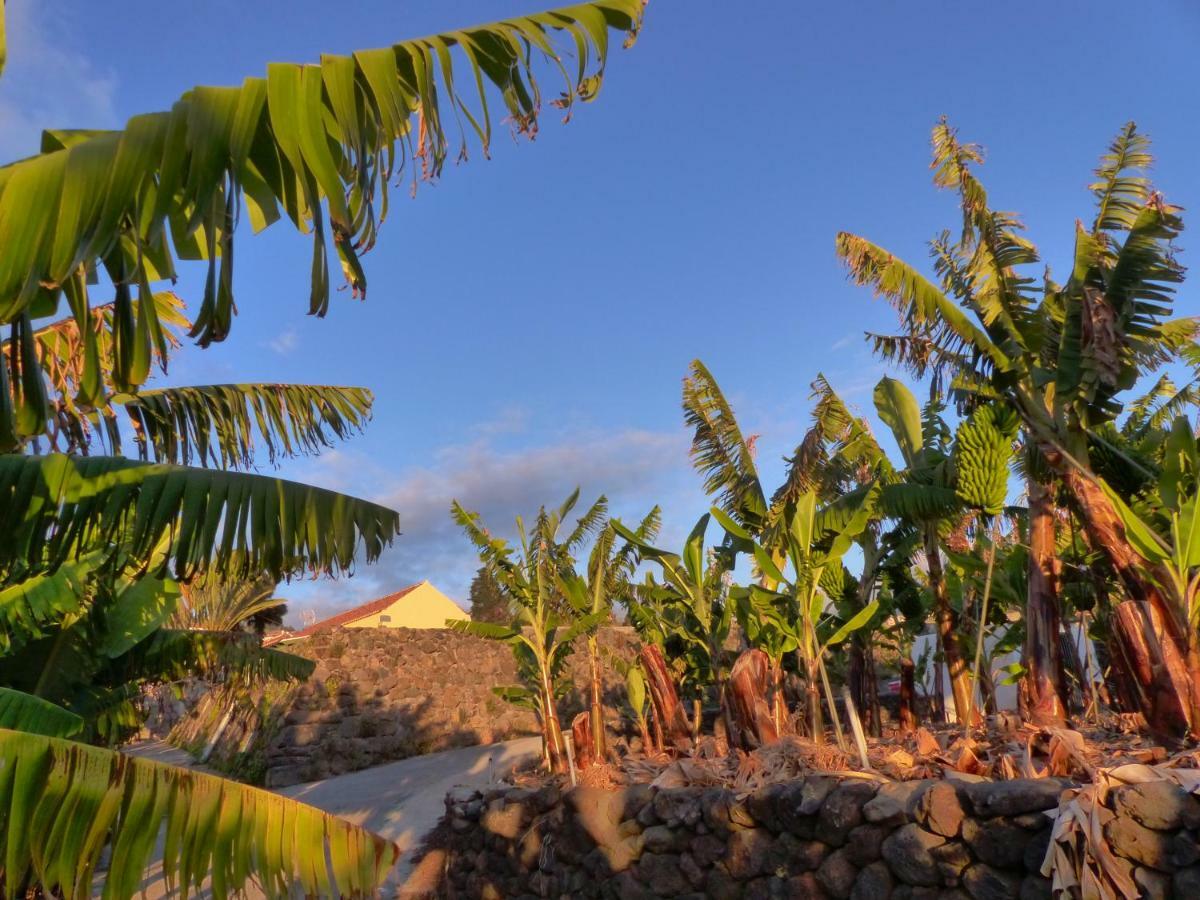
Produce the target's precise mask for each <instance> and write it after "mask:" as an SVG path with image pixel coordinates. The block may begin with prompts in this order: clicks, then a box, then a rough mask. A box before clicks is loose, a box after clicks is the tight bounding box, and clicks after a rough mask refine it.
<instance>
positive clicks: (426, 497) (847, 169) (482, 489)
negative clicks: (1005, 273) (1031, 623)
mask: <svg viewBox="0 0 1200 900" xmlns="http://www.w3.org/2000/svg"><path fill="white" fill-rule="evenodd" d="M538 6H539V4H538V3H537V0H519V2H518V0H487V2H484V0H462V2H457V0H455V2H446V0H438V2H435V0H419V2H417V0H390V2H374V0H369V2H368V0H349V2H345V3H341V4H337V5H334V6H331V5H330V4H329V3H327V2H316V0H255V2H252V3H248V2H245V0H241V2H237V3H235V2H231V0H209V2H205V3H194V2H193V3H172V4H163V3H161V2H150V0H112V2H111V3H109V4H105V5H104V10H103V12H101V11H100V8H99V7H98V6H97V4H95V3H90V2H84V0H56V2H52V3H46V2H35V0H9V3H8V10H9V18H10V22H9V31H10V35H9V40H10V50H9V52H10V68H9V71H8V72H7V73H6V74H5V77H4V79H3V80H2V81H0V158H3V159H11V158H15V157H17V156H20V155H25V154H28V153H31V152H33V151H35V150H36V147H37V140H38V129H39V128H40V127H43V126H47V125H51V126H69V127H112V126H119V125H120V124H122V123H123V122H124V120H125V119H126V118H127V117H128V116H130V115H132V114H134V113H137V112H142V111H147V110H152V109H162V108H167V107H169V105H170V103H171V102H172V101H173V100H174V99H175V97H177V96H178V95H179V94H180V93H182V92H183V91H185V90H186V89H187V88H189V87H190V86H192V85H194V84H198V83H205V84H234V83H237V82H238V81H240V80H241V78H242V77H244V76H246V75H251V74H254V75H257V74H261V73H262V72H263V71H264V70H265V65H266V63H267V62H268V61H271V60H292V61H309V60H315V59H316V58H317V57H318V55H319V54H320V53H321V52H323V51H324V52H345V51H349V50H353V49H359V48H365V47H371V46H379V45H382V44H386V43H391V42H393V41H396V40H400V39H403V38H406V37H413V36H417V35H420V34H424V33H427V32H430V31H436V30H444V29H448V28H453V27H458V26H462V25H468V24H472V23H475V22H478V21H484V20H490V19H495V18H500V17H503V16H505V15H508V14H512V13H517V12H527V11H531V10H532V9H536V8H538ZM1198 46H1200V3H1196V2H1194V0H1152V2H1147V3H1143V4H1139V5H1138V6H1137V7H1136V10H1135V8H1134V7H1133V6H1131V5H1130V4H1128V3H1120V4H1118V3H1114V2H1108V0H1090V2H1073V0H1072V2H1068V0H1059V2H1054V3H1045V2H1014V3H1007V4H983V3H952V2H920V0H918V2H908V3H896V2H884V0H859V2H853V3H772V4H768V3H742V4H729V3H720V4H718V3H714V2H708V0H698V2H687V3H684V2H680V0H653V2H652V3H651V4H650V7H649V9H648V12H647V17H646V25H645V29H644V33H643V35H642V37H641V39H640V40H639V42H638V44H637V45H636V47H635V48H634V49H632V50H629V51H622V50H620V49H616V50H615V51H614V53H613V56H612V58H611V61H610V66H609V73H608V78H607V81H606V83H605V86H604V89H603V91H602V93H601V96H600V98H599V100H598V101H597V102H596V103H594V104H591V105H589V106H586V107H583V108H581V109H580V110H579V111H578V113H577V115H576V116H575V118H574V119H573V121H572V122H571V123H570V124H568V125H566V126H561V125H559V124H558V122H557V121H556V117H555V116H553V115H547V116H546V118H545V120H544V123H543V127H542V131H541V134H540V135H539V136H538V138H537V140H536V142H534V143H532V144H531V143H528V142H522V143H520V144H514V143H513V142H511V141H508V140H507V139H504V138H501V139H500V140H497V141H496V145H495V148H494V150H495V152H494V154H493V159H492V160H490V161H485V160H483V158H482V156H481V155H480V154H478V153H476V154H475V155H474V157H473V158H472V160H471V161H470V162H469V163H467V164H465V165H462V166H458V167H454V166H449V167H448V168H447V172H446V174H445V175H444V177H443V179H442V181H441V182H440V183H438V184H437V185H433V186H429V185H427V186H424V187H422V189H421V190H420V191H419V193H418V196H417V198H416V199H415V200H410V199H408V198H407V195H406V194H405V193H404V192H403V191H399V192H397V193H396V194H395V199H396V203H395V204H394V206H393V211H392V215H391V217H390V218H389V220H388V222H387V223H386V225H385V226H384V229H383V232H382V236H381V238H380V240H379V243H378V244H377V246H376V248H375V249H374V251H373V252H372V253H371V254H370V255H369V256H368V257H367V258H366V266H367V272H368V276H369V279H370V291H369V297H368V300H367V301H366V302H365V303H359V302H356V301H352V300H351V299H350V298H349V296H348V292H344V293H342V294H339V295H338V296H337V297H336V298H335V300H334V303H333V307H332V310H331V312H330V314H329V316H328V317H327V318H326V319H324V320H316V319H311V318H308V317H306V316H305V315H304V312H305V309H306V304H307V290H308V289H307V280H308V260H309V257H308V253H309V245H308V242H307V241H306V239H305V238H303V237H301V236H299V235H297V234H295V233H294V232H291V231H289V230H286V229H285V228H284V227H283V226H277V227H276V228H275V229H272V230H270V231H268V232H266V233H265V234H263V235H260V236H257V237H254V236H251V235H250V234H249V232H246V233H245V234H244V235H243V236H242V237H240V238H239V241H240V243H239V257H238V271H237V280H236V293H237V297H238V300H239V305H240V309H241V315H240V316H239V319H238V320H237V322H236V326H235V328H234V330H233V333H232V335H231V337H230V338H229V340H228V341H226V342H225V343H224V344H223V345H220V346H217V347H214V348H210V349H209V350H205V351H201V350H199V349H192V350H189V351H187V352H185V353H183V354H181V355H180V356H179V357H178V360H177V363H176V364H175V365H174V366H173V367H172V369H171V372H170V377H169V381H170V382H172V383H179V384H184V383H213V382H228V381H254V380H267V381H304V382H313V383H340V384H361V385H365V386H367V387H370V388H371V389H372V390H374V391H375V393H376V398H377V400H376V407H375V419H374V421H373V422H372V423H371V425H370V427H369V429H368V430H367V432H366V433H365V434H363V435H362V436H359V437H356V438H354V439H353V440H351V441H349V442H347V443H345V444H343V445H340V446H339V447H338V448H337V449H336V451H334V452H331V453H328V454H326V455H323V456H321V457H319V458H315V459H307V460H299V461H294V462H289V463H287V464H285V465H284V466H282V467H281V468H280V470H279V472H280V473H281V474H283V475H285V476H287V477H295V478H301V479H304V480H307V481H311V482H314V483H318V484H322V485H326V486H330V487H335V488H338V489H342V490H346V491H349V492H352V493H356V494H358V495H361V496H366V497H370V498H373V499H376V500H379V501H382V502H385V503H388V504H390V505H392V506H393V507H394V508H396V509H398V510H399V512H400V514H401V521H402V527H403V528H404V531H405V534H404V536H403V537H402V538H401V539H400V540H399V542H398V543H397V545H396V546H395V547H394V548H393V549H392V550H391V551H390V552H389V553H388V554H387V555H386V556H385V558H384V559H383V560H382V562H381V563H380V564H379V565H378V566H376V567H373V568H371V569H366V568H364V569H362V570H361V571H360V572H359V573H358V574H357V575H356V576H355V577H354V578H352V579H350V580H347V581H342V582H337V583H330V582H317V583H308V584H303V585H292V586H288V587H286V588H285V589H284V590H282V591H281V593H283V594H285V595H286V596H289V597H291V598H292V599H293V608H294V609H296V610H299V609H304V608H313V609H315V610H317V611H318V612H319V613H321V614H325V613H327V612H331V611H333V610H335V609H337V608H341V607H344V606H348V605H351V604H353V603H358V602H362V601H364V600H366V599H370V598H372V597H374V596H377V595H378V594H381V593H384V592H387V591H389V590H392V589H395V588H397V587H399V586H401V585H403V584H406V583H410V582H412V581H415V580H419V579H421V578H430V579H431V580H433V581H434V582H435V583H436V584H438V585H439V586H441V587H442V588H443V589H444V590H445V591H447V593H449V594H450V595H451V596H453V597H456V598H458V599H462V598H464V597H465V594H466V587H467V584H468V582H469V580H470V576H471V574H472V572H473V570H474V568H475V565H476V563H475V561H474V559H473V557H472V555H471V553H470V548H469V546H468V545H467V543H466V542H465V540H464V539H462V538H461V537H460V536H459V535H458V534H457V533H456V532H455V530H454V529H453V527H452V525H451V524H450V522H449V519H448V515H447V507H448V503H449V499H450V498H451V497H458V498H460V499H461V500H463V502H464V503H465V504H466V505H468V506H472V507H474V508H478V509H480V510H481V511H482V512H483V514H484V516H485V518H486V519H487V520H488V521H489V522H490V523H493V524H495V525H496V526H503V525H504V524H506V523H508V522H510V521H511V519H512V517H513V515H515V514H516V513H518V512H524V513H526V514H528V513H530V512H532V511H533V510H535V509H536V507H537V505H538V504H540V503H542V502H545V503H556V502H558V501H559V500H560V499H561V497H562V496H564V495H565V494H566V493H567V492H568V491H569V490H570V489H571V487H573V486H574V485H575V484H581V485H582V486H583V489H584V494H585V496H591V495H594V494H596V493H599V492H601V491H604V492H607V493H608V494H609V496H610V497H611V498H612V501H613V506H614V511H615V512H616V513H617V514H619V515H623V516H626V517H634V516H637V515H639V514H640V513H641V512H643V511H644V510H645V509H646V508H648V507H649V506H650V505H651V504H653V503H655V502H658V503H661V504H662V505H663V506H664V508H665V510H666V532H667V534H666V535H665V536H664V540H665V541H667V542H669V543H672V544H673V543H675V542H677V541H678V540H679V539H680V538H681V537H682V535H683V534H684V533H686V531H687V530H688V529H689V527H690V525H691V524H692V523H693V522H694V521H695V518H696V517H697V516H698V515H699V514H700V513H702V512H703V511H704V510H705V509H706V508H707V505H708V504H707V502H706V500H705V498H704V497H703V496H702V495H701V492H700V488H699V479H698V478H697V477H696V476H695V475H694V474H693V473H692V472H691V469H690V467H689V464H688V460H687V443H688V437H689V435H688V434H687V432H686V431H685V430H684V428H683V423H682V416H681V414H680V409H679V393H680V380H681V379H682V377H683V376H684V374H685V373H686V370H687V366H688V363H689V361H690V360H692V359H693V358H696V357H699V358H701V359H703V360H704V361H705V362H706V363H707V364H708V365H709V367H710V368H711V369H712V370H713V371H714V372H715V373H716V375H717V377H718V379H719V380H720V382H721V384H722V386H723V387H724V389H725V391H726V393H727V395H728V396H729V397H730V398H731V400H732V401H733V403H734V405H735V408H736V409H737V411H738V414H739V417H740V419H741V421H742V424H743V427H744V429H745V430H746V431H747V432H749V433H755V434H759V435H760V438H759V443H758V448H759V459H760V463H761V467H762V469H763V478H764V481H765V483H766V484H767V485H768V486H773V485H774V484H775V483H776V482H777V481H778V478H779V475H780V473H781V472H782V462H781V457H782V456H783V454H784V453H786V452H788V451H790V449H791V448H792V447H793V446H794V444H795V442H796V441H797V440H798V439H799V437H800V435H801V433H802V431H803V429H804V427H805V423H806V418H807V411H808V385H809V382H810V381H811V380H812V378H813V376H814V375H815V374H816V373H817V372H818V371H823V372H824V373H825V374H826V375H827V376H828V377H829V379H830V380H831V382H832V383H833V384H834V386H835V387H836V388H837V389H838V390H839V391H840V392H841V393H842V394H843V395H844V396H845V397H846V398H847V399H848V400H850V401H851V402H852V403H854V404H856V405H857V406H858V407H859V408H860V409H861V410H862V411H863V412H869V410H870V389H871V387H872V386H873V385H874V383H875V382H876V381H877V380H878V378H879V377H880V376H881V375H882V374H883V371H884V370H883V369H882V367H881V366H880V365H879V364H878V363H877V361H875V360H874V359H873V358H872V356H871V354H870V352H869V350H868V348H867V347H866V345H865V344H864V343H863V341H862V338H861V335H862V332H863V331H864V330H876V331H885V330H887V329H888V328H889V327H890V325H891V324H892V316H891V311H890V310H889V309H888V308H887V307H886V305H884V304H882V303H881V302H879V301H876V300H873V299H872V298H871V296H870V295H869V293H868V292H866V291H863V290H861V289H858V288H855V287H853V286H852V285H850V284H848V283H847V281H846V279H845V276H844V273H843V271H842V269H841V268H840V266H839V264H838V262H837V260H836V258H835V256H834V252H833V239H834V235H835V234H836V232H837V231H838V230H840V229H847V230H851V231H857V232H860V233H864V234H866V235H867V236H869V237H871V238H872V239H874V240H875V241H877V242H879V243H881V244H883V245H884V246H887V247H888V248H889V249H891V250H893V251H894V252H895V253H897V254H898V255H900V256H904V257H906V258H909V259H913V260H921V259H924V254H925V242H926V241H927V240H928V239H929V238H930V237H932V236H933V235H934V234H936V233H937V232H938V231H940V230H941V229H942V228H943V227H952V226H953V223H954V216H955V210H954V203H953V198H952V197H951V196H949V195H946V194H939V193H938V192H937V191H935V190H934V189H933V187H932V185H931V183H930V179H929V172H928V168H927V166H928V159H929V143H928V141H929V129H930V127H931V126H932V125H933V123H934V122H935V121H936V119H937V117H938V116H939V115H942V114H946V115H948V116H949V117H950V118H951V120H952V122H953V123H954V124H956V125H957V126H958V127H959V128H960V130H961V133H962V135H963V136H964V137H965V138H967V139H969V140H973V141H977V142H979V143H982V144H983V145H984V146H985V147H986V148H987V151H988V160H989V161H988V164H987V165H986V167H985V168H984V170H983V172H982V175H983V178H984V180H985V182H986V184H987V185H988V187H989V189H990V192H991V196H992V199H993V204H994V205H996V206H998V207H1000V208H1005V209H1015V210H1018V211H1020V212H1021V213H1022V214H1023V216H1024V219H1025V221H1026V223H1027V224H1028V225H1029V227H1030V233H1031V236H1032V237H1033V239H1034V240H1035V241H1037V242H1038V244H1039V245H1040V247H1041V249H1042V251H1043V255H1044V258H1045V259H1046V260H1047V261H1048V262H1049V263H1050V264H1051V265H1052V266H1055V267H1056V268H1058V269H1059V270H1060V271H1061V270H1062V269H1063V268H1064V267H1065V265H1066V258H1067V253H1068V251H1069V241H1070V237H1071V229H1072V223H1073V221H1074V220H1075V219H1076V218H1086V217H1088V216H1089V215H1090V211H1091V207H1090V198H1089V196H1088V194H1087V192H1086V185H1087V182H1088V176H1089V173H1090V170H1091V168H1092V167H1093V166H1094V165H1095V160H1096V157H1097V156H1098V155H1099V154H1100V153H1101V152H1102V150H1103V149H1104V147H1105V146H1106V144H1107V142H1108V140H1109V139H1110V138H1111V136H1112V135H1113V133H1115V131H1116V130H1117V128H1118V127H1119V126H1120V125H1121V124H1122V123H1123V122H1125V121H1126V120H1128V119H1131V118H1132V119H1135V120H1137V122H1138V123H1139V125H1140V126H1141V128H1142V129H1143V130H1144V131H1146V132H1147V133H1149V134H1150V135H1151V137H1152V138H1153V139H1154V146H1155V150H1156V152H1157V154H1158V159H1159V164H1158V168H1157V171H1156V178H1157V181H1158V183H1159V185H1160V187H1161V188H1162V190H1163V191H1164V192H1165V194H1166V196H1167V197H1168V199H1170V200H1172V201H1173V202H1175V203H1179V204H1182V205H1183V206H1185V207H1188V208H1191V209H1195V208H1197V207H1198V206H1200V180H1198V179H1197V178H1196V172H1197V163H1198V162H1200V117H1198V116H1197V111H1198V110H1200V54H1197V52H1196V50H1197V47H1198ZM547 83H549V82H547ZM1189 243H1190V240H1189V239H1187V238H1186V236H1185V240H1184V242H1183V244H1184V247H1185V248H1186V247H1187V245H1188V244H1189ZM1183 258H1184V260H1185V261H1186V260H1187V258H1188V255H1187V254H1186V253H1185V254H1184V256H1183ZM200 277H202V273H201V272H200V271H199V270H198V269H192V270H190V271H189V272H188V273H187V274H186V276H185V278H184V279H183V280H182V281H181V283H180V285H179V291H180V293H181V294H182V295H183V296H184V297H185V298H186V297H189V296H191V297H196V296H198V294H199V290H198V284H199V279H200ZM1180 311H1181V312H1186V311H1191V312H1195V311H1197V310H1196V307H1195V304H1194V302H1192V301H1190V299H1189V298H1188V297H1186V296H1185V298H1184V299H1183V300H1182V301H1181V304H1180ZM714 537H715V529H714Z"/></svg>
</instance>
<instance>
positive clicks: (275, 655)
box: [116, 628, 316, 684]
mask: <svg viewBox="0 0 1200 900" xmlns="http://www.w3.org/2000/svg"><path fill="white" fill-rule="evenodd" d="M315 665H316V664H315V663H314V662H313V661H312V660H311V659H306V658H305V657H303V656H296V655H295V654H293V653H285V652H284V651H282V650H276V649H275V648H274V647H263V646H261V645H260V644H259V641H258V637H257V636H256V635H252V634H245V633H241V632H228V631H198V630H194V629H178V628H160V629H158V630H157V631H155V632H154V633H153V634H152V635H150V637H149V638H147V639H146V640H145V641H143V642H142V643H140V644H138V645H137V647H135V648H134V649H133V650H131V651H130V653H129V654H127V655H126V656H125V657H124V658H122V659H120V660H119V661H118V662H117V663H116V667H117V669H118V671H119V670H120V668H121V667H124V668H125V669H127V671H128V672H129V675H130V678H131V680H132V679H133V678H136V677H139V676H140V675H141V673H150V672H154V673H163V675H164V676H168V677H169V678H170V679H175V678H183V677H187V676H193V675H197V674H200V675H206V676H209V677H211V678H217V677H220V678H235V679H237V680H239V681H241V682H246V683H255V684H257V683H262V682H266V681H303V680H305V679H306V678H308V677H309V676H310V675H312V673H313V668H314V667H315ZM164 680H167V679H166V678H164Z"/></svg>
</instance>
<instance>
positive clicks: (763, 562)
mask: <svg viewBox="0 0 1200 900" xmlns="http://www.w3.org/2000/svg"><path fill="white" fill-rule="evenodd" d="M877 494H878V489H877V488H873V489H872V490H870V491H868V492H867V494H866V495H865V496H864V497H862V499H861V501H860V503H859V505H858V507H857V509H855V510H854V511H853V512H852V513H851V514H850V515H849V516H848V517H845V518H844V519H843V520H842V521H841V522H839V523H838V524H837V525H836V526H834V527H833V528H829V529H825V528H822V527H821V525H820V523H819V519H818V511H817V497H816V494H815V493H814V492H813V491H806V492H804V493H802V494H800V495H799V496H798V497H797V498H796V499H795V500H794V501H792V502H790V503H789V504H788V508H787V509H786V510H785V512H784V516H783V520H782V521H783V523H784V526H785V527H786V545H787V552H786V556H785V566H784V567H780V566H777V565H776V564H775V561H774V560H773V559H772V558H771V553H770V551H769V550H768V549H767V548H766V547H764V546H762V544H760V543H758V542H757V541H755V540H754V538H753V537H751V535H750V533H749V532H748V531H746V530H745V529H744V528H742V527H741V526H740V525H738V524H737V523H736V522H735V521H733V519H732V518H730V517H729V516H728V515H726V514H725V513H724V511H722V510H720V509H718V508H716V507H714V508H713V510H712V515H713V517H714V518H716V519H717V521H718V522H719V523H720V524H721V526H722V527H723V528H724V529H725V531H726V533H727V534H728V535H729V536H730V537H731V538H732V539H733V542H734V546H736V547H737V549H738V550H739V552H745V553H748V554H750V555H752V556H753V558H754V560H755V562H756V563H757V565H758V566H759V568H760V569H761V570H762V571H763V572H764V573H765V574H766V575H767V576H768V577H769V578H770V580H771V582H772V583H773V584H774V585H775V587H774V588H767V587H764V586H763V585H761V584H755V585H750V586H749V587H746V588H741V589H739V590H738V591H737V593H736V600H737V609H738V615H739V621H741V623H742V627H743V628H744V629H745V631H746V636H747V638H748V639H749V640H750V641H751V643H752V644H755V645H756V646H758V647H759V648H760V649H762V650H763V651H764V652H765V653H766V654H767V656H768V657H769V658H770V661H771V667H772V673H773V675H772V687H773V691H772V695H773V701H772V707H773V711H774V715H775V720H776V727H777V730H779V731H780V732H782V731H783V729H784V726H785V724H786V705H785V703H784V700H783V657H784V655H785V654H786V653H789V652H791V651H793V650H795V651H796V652H797V653H798V654H799V656H800V659H801V661H802V664H803V666H804V669H805V674H806V676H807V691H808V712H809V726H810V730H811V733H812V737H813V740H821V739H823V735H824V727H823V725H822V723H821V697H820V690H821V688H820V687H819V686H818V685H823V686H824V690H825V695H826V700H827V701H828V703H829V708H830V714H831V715H833V716H834V723H835V725H836V726H837V728H838V730H839V733H840V724H838V723H837V719H836V716H837V709H836V706H835V703H834V699H833V692H832V688H831V686H830V684H829V678H828V674H827V673H826V671H825V665H824V657H825V653H826V652H827V651H828V650H829V648H831V647H835V646H837V645H839V644H841V643H842V642H843V641H845V640H846V638H847V637H849V636H850V635H851V634H852V633H854V631H856V630H857V629H859V628H862V627H864V626H865V625H866V624H867V623H868V622H869V621H870V620H871V618H872V617H873V616H874V615H875V613H876V611H877V610H878V609H879V602H878V601H877V600H873V601H871V602H870V603H868V604H867V605H866V606H865V607H863V608H862V609H860V610H858V612H857V613H855V614H854V615H853V616H852V617H851V618H850V619H848V620H846V621H844V622H841V623H838V624H836V626H835V625H834V624H833V623H834V622H835V620H836V611H835V610H831V609H830V600H829V597H828V596H827V595H826V593H825V591H824V590H823V589H822V581H823V580H824V579H825V578H826V575H827V573H829V572H833V571H837V572H838V573H839V574H840V572H841V565H842V558H843V557H844V556H845V554H846V552H847V551H848V550H849V549H850V547H851V546H852V545H853V543H854V539H855V538H856V537H857V536H858V534H859V533H861V531H862V530H863V529H864V528H865V527H866V526H867V523H868V522H869V521H870V518H871V515H872V507H873V504H874V501H875V499H876V496H877Z"/></svg>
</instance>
